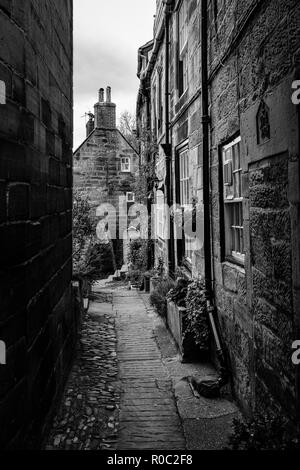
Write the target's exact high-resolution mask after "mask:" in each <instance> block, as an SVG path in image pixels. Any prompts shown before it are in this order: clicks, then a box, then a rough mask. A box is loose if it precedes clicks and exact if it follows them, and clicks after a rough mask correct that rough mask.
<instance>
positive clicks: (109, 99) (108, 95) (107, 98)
mask: <svg viewBox="0 0 300 470" xmlns="http://www.w3.org/2000/svg"><path fill="white" fill-rule="evenodd" d="M106 102H107V103H111V87H110V86H108V87H107V88H106Z"/></svg>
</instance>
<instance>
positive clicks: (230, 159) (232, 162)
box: [222, 137, 245, 263]
mask: <svg viewBox="0 0 300 470" xmlns="http://www.w3.org/2000/svg"><path fill="white" fill-rule="evenodd" d="M222 162H223V183H224V222H225V255H226V256H227V257H228V256H229V257H230V258H233V259H234V260H235V261H238V262H241V263H244V261H245V251H244V227H243V197H242V178H241V177H242V168H241V138H240V137H238V138H237V139H235V140H233V141H232V142H231V143H230V144H228V145H225V146H224V147H223V149H222Z"/></svg>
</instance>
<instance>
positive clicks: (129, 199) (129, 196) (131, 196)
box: [126, 191, 135, 202]
mask: <svg viewBox="0 0 300 470" xmlns="http://www.w3.org/2000/svg"><path fill="white" fill-rule="evenodd" d="M126 202H135V194H134V193H133V192H132V191H129V192H127V193H126Z"/></svg>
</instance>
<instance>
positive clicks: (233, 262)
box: [222, 258, 246, 274]
mask: <svg viewBox="0 0 300 470" xmlns="http://www.w3.org/2000/svg"><path fill="white" fill-rule="evenodd" d="M222 266H228V267H229V268H234V269H236V270H237V271H239V272H240V273H242V274H245V272H246V270H245V265H244V264H242V263H239V261H238V260H235V259H233V258H232V259H229V258H227V259H226V260H225V261H223V263H222Z"/></svg>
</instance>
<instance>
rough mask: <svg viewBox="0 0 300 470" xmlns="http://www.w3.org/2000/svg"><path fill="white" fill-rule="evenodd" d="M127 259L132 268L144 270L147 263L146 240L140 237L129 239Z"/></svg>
mask: <svg viewBox="0 0 300 470" xmlns="http://www.w3.org/2000/svg"><path fill="white" fill-rule="evenodd" d="M128 259H129V262H130V263H131V265H132V269H133V270H141V271H143V272H144V271H146V269H147V263H148V241H147V240H142V239H141V238H138V239H136V240H131V242H130V246H129V255H128Z"/></svg>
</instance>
